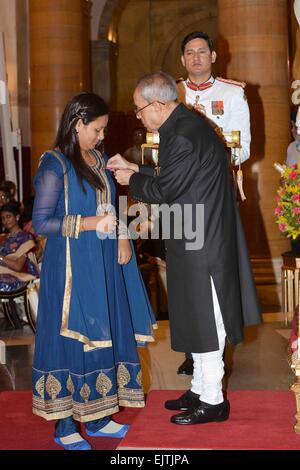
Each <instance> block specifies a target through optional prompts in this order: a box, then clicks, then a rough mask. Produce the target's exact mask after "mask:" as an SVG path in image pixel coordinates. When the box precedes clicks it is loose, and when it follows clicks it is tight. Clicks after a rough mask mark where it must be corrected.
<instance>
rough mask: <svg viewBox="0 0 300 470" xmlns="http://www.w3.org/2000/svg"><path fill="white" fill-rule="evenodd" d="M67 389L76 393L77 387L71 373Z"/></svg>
mask: <svg viewBox="0 0 300 470" xmlns="http://www.w3.org/2000/svg"><path fill="white" fill-rule="evenodd" d="M67 390H69V392H70V393H72V395H73V393H74V390H75V387H74V384H73V380H72V378H71V375H70V374H69V377H68V380H67Z"/></svg>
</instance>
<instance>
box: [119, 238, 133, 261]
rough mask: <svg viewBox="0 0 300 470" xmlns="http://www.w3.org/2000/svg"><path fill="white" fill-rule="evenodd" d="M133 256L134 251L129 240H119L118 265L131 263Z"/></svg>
mask: <svg viewBox="0 0 300 470" xmlns="http://www.w3.org/2000/svg"><path fill="white" fill-rule="evenodd" d="M131 256H132V250H131V246H130V243H129V240H128V239H127V238H119V240H118V263H119V264H127V263H129V261H130V259H131Z"/></svg>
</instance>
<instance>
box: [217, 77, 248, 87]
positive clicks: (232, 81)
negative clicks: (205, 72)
mask: <svg viewBox="0 0 300 470" xmlns="http://www.w3.org/2000/svg"><path fill="white" fill-rule="evenodd" d="M216 79H217V80H219V81H220V82H224V83H228V84H229V85H236V86H240V87H242V88H245V86H246V83H245V82H238V81H237V80H230V79H228V78H222V77H216Z"/></svg>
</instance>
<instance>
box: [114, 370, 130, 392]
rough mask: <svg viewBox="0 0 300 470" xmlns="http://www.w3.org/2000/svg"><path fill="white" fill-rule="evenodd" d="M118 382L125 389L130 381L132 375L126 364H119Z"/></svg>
mask: <svg viewBox="0 0 300 470" xmlns="http://www.w3.org/2000/svg"><path fill="white" fill-rule="evenodd" d="M117 381H118V384H119V386H120V387H121V388H124V387H125V385H127V384H128V382H129V381H130V374H129V371H128V369H127V367H125V366H124V364H119V367H118V372H117Z"/></svg>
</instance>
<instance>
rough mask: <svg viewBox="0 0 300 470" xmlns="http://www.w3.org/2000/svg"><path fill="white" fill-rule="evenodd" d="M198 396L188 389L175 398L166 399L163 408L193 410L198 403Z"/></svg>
mask: <svg viewBox="0 0 300 470" xmlns="http://www.w3.org/2000/svg"><path fill="white" fill-rule="evenodd" d="M199 396H200V395H197V393H194V392H192V391H191V390H188V391H187V392H185V393H184V394H183V395H181V397H179V398H178V399H177V400H167V401H166V402H165V408H167V410H193V409H194V408H197V406H199V404H200V400H199Z"/></svg>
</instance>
